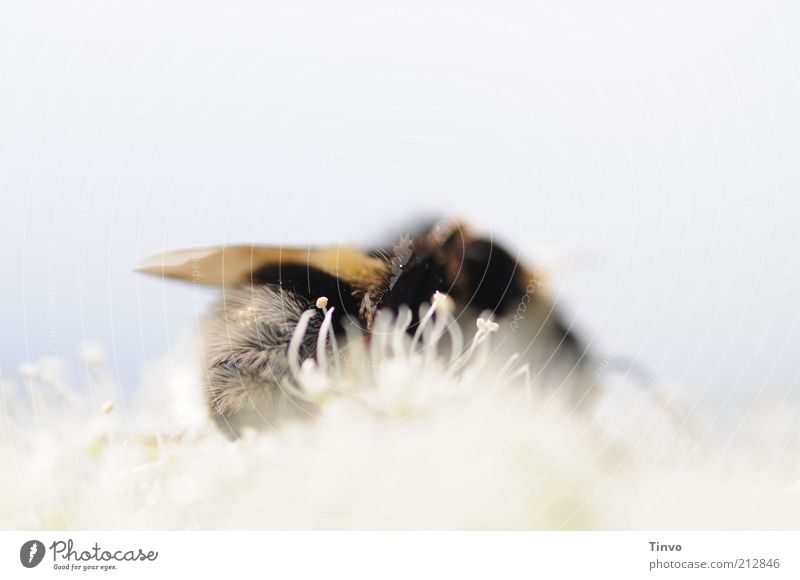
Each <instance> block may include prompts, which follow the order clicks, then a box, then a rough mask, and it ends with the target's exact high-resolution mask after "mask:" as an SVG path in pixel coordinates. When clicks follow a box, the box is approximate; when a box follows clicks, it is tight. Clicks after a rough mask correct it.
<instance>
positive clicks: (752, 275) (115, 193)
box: [0, 1, 800, 398]
mask: <svg viewBox="0 0 800 580" xmlns="http://www.w3.org/2000/svg"><path fill="white" fill-rule="evenodd" d="M519 4H520V5H513V4H503V3H488V2H486V3H465V2H453V3H450V4H447V3H436V2H428V1H426V2H419V3H417V2H394V3H386V6H384V7H379V6H376V5H375V3H367V2H365V3H362V4H359V3H343V2H313V3H304V4H302V5H298V4H297V3H294V2H286V3H277V2H271V3H256V2H252V3H248V2H225V3H218V2H214V3H212V2H203V1H201V2H196V1H192V2H180V3H170V4H169V5H167V4H165V3H163V2H148V1H139V2H129V3H117V2H108V1H98V2H60V1H59V2H56V1H53V2H34V1H31V2H27V1H26V2H21V1H20V2H4V3H3V5H2V8H0V193H1V195H2V217H3V220H2V229H1V230H0V231H2V246H0V248H1V249H0V252H2V261H0V264H2V266H1V268H2V269H1V270H0V274H2V279H3V300H2V301H1V302H0V314H1V315H2V318H1V320H2V344H3V347H2V350H1V351H0V369H1V370H2V372H3V373H6V374H13V373H14V372H16V368H17V366H18V364H19V363H20V362H22V361H23V360H25V359H28V358H30V359H36V358H37V357H39V356H41V355H43V354H48V353H56V354H65V355H69V356H72V353H73V352H74V349H75V347H76V346H77V344H78V343H79V342H81V341H82V340H84V339H85V338H93V339H98V340H100V341H101V342H103V343H104V344H106V345H107V346H108V348H109V349H110V352H111V353H112V358H111V360H110V363H111V365H112V370H113V371H114V373H115V375H116V376H117V379H118V380H119V381H120V382H121V383H122V384H123V385H125V386H126V387H130V386H132V385H134V384H135V383H136V382H137V381H138V379H139V375H138V373H139V369H140V368H141V365H142V364H143V362H144V361H146V360H149V359H152V358H153V357H155V356H159V355H161V354H163V353H165V352H167V351H168V349H169V346H170V345H171V344H173V342H174V340H175V338H176V337H177V336H178V335H179V334H181V333H182V332H184V331H185V330H186V329H187V328H189V327H191V324H192V320H193V317H194V316H195V315H196V314H197V313H198V312H199V311H200V310H201V309H202V307H203V305H204V304H206V303H207V302H208V301H209V300H210V299H211V298H212V297H213V293H208V294H204V293H203V294H197V293H192V292H190V291H189V290H188V289H187V288H185V287H182V286H180V285H178V284H175V285H171V284H170V285H165V284H162V283H161V282H159V281H156V280H153V279H145V278H141V277H137V276H136V275H134V274H133V273H132V268H133V267H134V265H135V264H136V263H137V261H138V260H139V259H140V258H142V257H143V256H145V255H147V254H150V253H152V252H155V251H159V250H162V249H165V248H167V249H171V248H176V247H186V246H195V245H203V244H218V243H222V242H241V241H251V240H252V241H256V242H259V243H274V244H278V243H302V242H316V243H323V242H337V241H344V242H350V241H352V242H369V241H370V240H374V239H376V238H381V237H382V236H388V235H390V234H391V233H394V232H397V231H402V230H403V227H404V224H405V223H406V222H405V221H404V218H406V217H408V216H412V215H415V214H416V213H424V214H429V213H432V212H435V211H439V210H441V211H446V212H452V213H453V214H456V215H460V216H463V217H465V218H467V219H468V220H469V221H471V222H472V223H474V224H475V225H476V226H477V227H478V228H481V229H485V230H486V231H492V232H494V233H495V234H496V235H497V236H498V238H500V239H502V240H503V241H506V242H508V243H509V244H511V245H512V246H514V247H516V248H519V249H520V250H521V252H522V254H523V256H526V257H534V256H535V255H537V252H536V249H537V248H540V247H552V248H556V249H557V250H559V254H560V256H561V260H560V262H559V265H558V269H557V273H558V276H557V284H558V286H557V287H558V289H559V292H560V303H561V305H562V307H563V308H564V310H565V311H566V312H567V313H568V316H569V318H570V320H574V322H575V324H576V326H577V328H578V329H579V331H580V332H581V334H582V335H583V336H584V337H585V338H586V339H587V340H589V341H591V342H592V345H593V348H595V350H596V352H600V353H603V352H605V351H609V350H611V351H612V352H616V353H618V354H619V356H620V357H622V355H623V354H625V355H627V356H628V357H629V358H631V359H634V360H636V361H638V364H639V365H640V366H642V367H643V368H646V369H650V370H654V371H655V372H657V373H659V374H661V375H663V376H665V377H669V378H671V379H674V380H675V381H677V382H679V383H682V384H683V385H684V386H685V387H686V388H687V390H690V391H692V392H697V393H706V394H708V395H709V396H715V397H723V398H727V397H728V396H729V395H730V396H732V397H736V396H740V395H743V394H745V393H754V392H757V391H758V390H760V389H761V388H762V387H765V386H766V387H769V388H778V389H789V388H791V387H792V386H793V385H794V384H795V382H796V379H797V358H796V357H797V352H798V346H800V344H799V343H800V331H798V328H797V317H798V311H799V308H798V307H800V298H798V296H800V292H798V286H800V272H798V268H797V263H798V261H799V260H798V258H800V228H798V210H800V202H798V192H799V191H800V164H798V162H797V161H798V159H799V158H800V113H799V112H798V111H800V108H799V107H798V105H800V82H799V79H800V77H798V60H800V40H798V36H797V30H798V26H800V14H799V12H798V11H799V10H800V8H799V7H798V5H797V4H796V3H792V2H783V3H773V2H750V3H742V2H703V3H698V2H681V1H678V2H670V3H666V4H665V3H661V4H659V5H652V4H649V3H648V4H647V5H644V4H642V3H639V2H627V3H626V2H602V3H596V2H584V3H565V2H541V3H524V6H522V4H523V3H519Z"/></svg>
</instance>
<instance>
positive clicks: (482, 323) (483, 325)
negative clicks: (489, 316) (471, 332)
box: [477, 318, 500, 332]
mask: <svg viewBox="0 0 800 580" xmlns="http://www.w3.org/2000/svg"><path fill="white" fill-rule="evenodd" d="M477 324H478V330H480V331H481V332H497V330H498V329H499V328H500V325H499V324H497V323H496V322H492V321H491V320H486V319H484V318H479V319H478V323H477Z"/></svg>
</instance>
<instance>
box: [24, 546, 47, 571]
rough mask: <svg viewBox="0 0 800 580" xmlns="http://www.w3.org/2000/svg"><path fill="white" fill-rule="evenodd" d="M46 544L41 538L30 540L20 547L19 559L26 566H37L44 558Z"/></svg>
mask: <svg viewBox="0 0 800 580" xmlns="http://www.w3.org/2000/svg"><path fill="white" fill-rule="evenodd" d="M44 552H45V549H44V544H43V543H41V542H40V541H39V540H28V541H27V542H25V543H24V544H22V547H21V548H20V549H19V561H20V562H22V565H23V566H25V567H26V568H35V567H36V566H38V565H39V564H41V562H42V560H43V559H44Z"/></svg>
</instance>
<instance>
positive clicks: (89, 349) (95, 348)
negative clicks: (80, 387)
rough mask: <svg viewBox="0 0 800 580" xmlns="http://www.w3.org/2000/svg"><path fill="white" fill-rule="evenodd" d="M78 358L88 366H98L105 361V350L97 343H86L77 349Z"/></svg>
mask: <svg viewBox="0 0 800 580" xmlns="http://www.w3.org/2000/svg"><path fill="white" fill-rule="evenodd" d="M78 356H79V357H80V359H81V360H82V361H83V362H84V363H85V364H86V365H88V366H100V365H102V364H103V362H104V361H105V358H106V349H105V348H103V345H102V344H100V343H98V342H94V341H86V342H84V343H83V344H81V345H80V346H79V347H78Z"/></svg>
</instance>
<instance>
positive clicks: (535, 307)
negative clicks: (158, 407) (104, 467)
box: [140, 222, 586, 435]
mask: <svg viewBox="0 0 800 580" xmlns="http://www.w3.org/2000/svg"><path fill="white" fill-rule="evenodd" d="M140 271H143V272H146V273H151V274H156V275H161V276H166V277H172V278H178V279H182V280H187V281H193V282H195V283H202V284H208V285H213V286H219V287H221V288H222V289H223V292H222V298H221V299H220V301H219V302H218V303H217V304H216V305H215V306H214V307H213V308H212V310H211V312H210V313H209V314H208V316H207V317H206V319H205V321H204V324H203V326H202V337H201V338H202V346H203V359H204V366H205V369H204V371H205V372H204V376H205V398H206V401H207V402H208V407H209V411H210V413H211V415H212V417H213V418H214V419H215V420H216V421H217V423H218V424H219V425H220V426H221V427H222V428H223V429H225V430H226V431H229V432H230V433H231V434H233V435H236V434H238V433H239V432H240V431H241V429H242V428H243V427H245V426H251V427H256V428H264V427H266V426H268V425H271V424H273V423H274V422H275V421H277V420H279V419H280V418H282V417H285V416H287V415H292V414H298V413H305V412H310V411H311V409H310V405H309V403H308V402H306V401H304V400H303V399H302V398H298V397H294V396H292V395H290V394H288V393H287V392H286V390H285V389H284V388H283V386H282V385H283V384H284V383H285V381H286V380H287V378H288V377H289V375H290V361H289V345H290V342H291V340H292V337H293V334H294V332H295V329H296V327H297V325H298V323H299V322H300V320H301V317H302V316H303V313H304V312H306V311H308V310H311V309H317V310H320V313H319V314H320V315H319V316H316V315H315V316H311V317H310V319H309V320H308V327H307V328H306V329H305V334H304V335H303V337H302V340H301V342H300V344H299V346H298V349H297V350H298V354H299V356H300V358H301V359H302V360H306V359H309V358H313V357H314V354H315V353H316V352H317V342H318V336H319V333H320V327H321V324H322V318H323V317H322V316H321V314H322V309H321V308H319V307H320V306H324V307H325V310H326V311H328V310H330V311H331V327H332V330H333V332H334V334H336V335H343V334H344V333H345V332H349V331H353V330H356V331H358V332H359V333H360V334H361V335H362V336H364V337H366V338H367V339H368V338H369V334H370V332H372V330H373V324H374V321H375V317H376V315H377V313H378V311H380V310H389V311H391V312H393V313H395V314H397V313H399V312H401V310H404V309H405V308H408V309H409V310H410V312H411V313H412V320H411V324H410V327H409V328H410V329H413V328H414V327H415V326H416V325H417V324H418V323H419V311H420V308H421V307H422V306H423V305H424V304H426V303H429V302H430V301H431V297H432V296H433V295H434V294H435V293H436V292H439V293H442V294H447V295H448V296H449V297H450V298H452V300H453V304H454V305H455V309H454V312H453V316H454V319H455V320H456V321H458V323H459V324H461V325H462V326H463V327H464V328H474V320H475V317H476V316H478V315H481V314H484V315H489V316H492V317H493V318H495V319H496V320H497V321H498V322H499V323H500V325H501V327H503V328H504V330H505V333H504V335H503V337H502V338H501V341H500V345H499V347H498V348H499V349H500V350H501V351H506V352H507V354H509V355H510V354H511V353H512V352H519V353H521V355H522V360H524V361H526V362H527V363H528V364H529V365H530V368H531V372H532V373H534V374H543V373H545V374H548V375H551V376H552V375H553V374H554V373H557V378H558V380H560V382H561V383H562V384H564V385H565V386H567V385H574V384H584V385H585V384H586V381H585V380H582V379H585V377H581V375H584V370H585V363H584V358H585V353H584V349H583V347H582V345H581V344H580V342H579V341H578V340H577V339H576V338H575V336H574V334H573V333H572V332H571V331H570V330H569V329H568V328H567V327H566V326H565V325H564V323H563V322H562V320H561V317H560V316H559V314H558V313H557V312H556V311H555V310H554V308H553V303H552V300H551V299H550V297H549V296H548V295H547V293H546V290H545V288H544V285H543V280H542V276H541V274H539V273H538V272H536V271H532V270H530V269H527V268H524V267H522V266H521V265H520V264H519V263H518V261H517V259H516V258H515V257H514V256H513V255H511V254H510V253H509V252H508V251H507V250H505V249H504V248H502V247H500V246H499V245H498V244H496V243H494V242H493V241H492V240H490V239H486V238H481V237H476V236H474V235H473V234H472V233H471V232H470V231H469V230H468V229H467V228H465V227H464V225H463V224H460V223H455V222H440V223H437V224H435V225H434V226H433V227H431V228H428V229H427V230H426V231H424V232H423V233H421V234H419V235H414V236H404V237H403V238H401V240H400V242H396V243H394V244H392V245H391V246H389V247H387V248H385V249H377V250H373V251H360V250H357V249H354V248H350V247H345V246H336V247H329V248H321V249H298V248H292V249H286V248H269V247H258V246H229V247H220V248H206V249H198V250H185V251H178V252H170V253H166V254H163V255H160V256H157V257H155V258H151V259H150V260H148V261H147V262H146V263H145V264H144V265H143V266H142V267H141V268H140ZM470 325H472V326H470ZM350 333H351V334H352V332H350ZM579 377H581V378H580V379H579ZM580 394H581V395H582V393H580Z"/></svg>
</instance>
